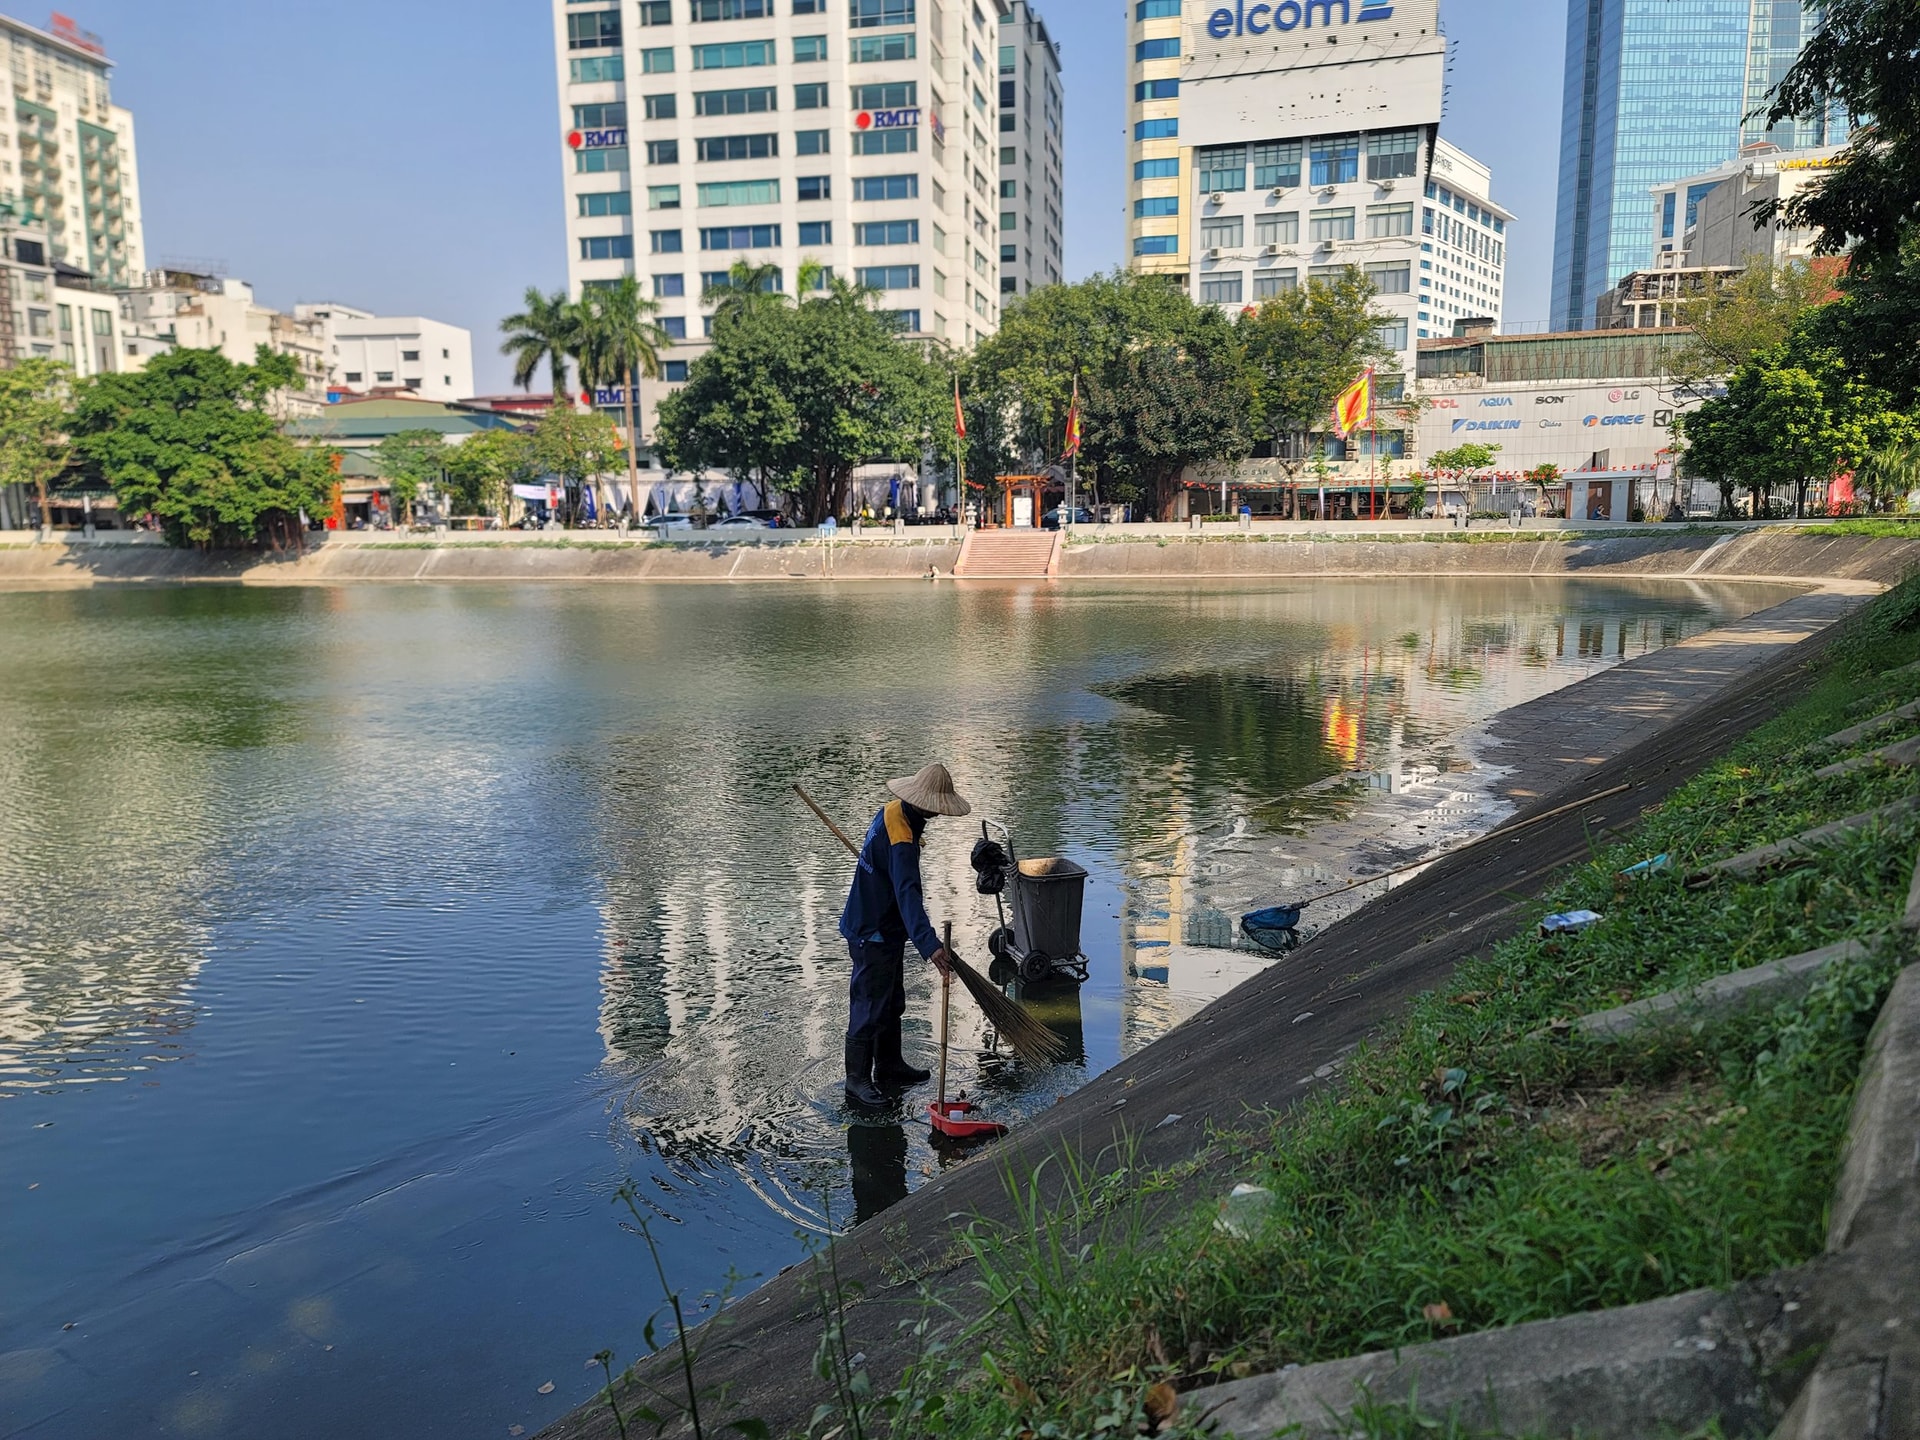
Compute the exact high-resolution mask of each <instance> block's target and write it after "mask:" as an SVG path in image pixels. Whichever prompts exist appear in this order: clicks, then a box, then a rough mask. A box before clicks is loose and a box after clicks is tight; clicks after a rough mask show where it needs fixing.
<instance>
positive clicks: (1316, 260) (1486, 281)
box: [1135, 0, 1512, 380]
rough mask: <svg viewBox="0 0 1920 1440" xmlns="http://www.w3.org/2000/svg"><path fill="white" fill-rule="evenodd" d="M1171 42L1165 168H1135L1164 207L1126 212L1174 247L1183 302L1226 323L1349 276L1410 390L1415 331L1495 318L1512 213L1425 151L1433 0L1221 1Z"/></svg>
mask: <svg viewBox="0 0 1920 1440" xmlns="http://www.w3.org/2000/svg"><path fill="white" fill-rule="evenodd" d="M1147 3H1151V0H1147ZM1143 43H1146V42H1143ZM1177 43H1178V45H1179V46H1180V47H1181V49H1182V50H1183V52H1184V53H1183V54H1182V55H1181V56H1180V57H1179V59H1178V61H1177V63H1178V64H1179V65H1180V66H1181V78H1180V79H1179V80H1178V82H1177V84H1178V90H1177V92H1175V93H1176V95H1177V100H1178V104H1179V115H1178V119H1177V122H1176V123H1177V125H1178V127H1179V155H1178V159H1177V160H1176V161H1165V160H1160V161H1142V162H1136V164H1143V163H1144V164H1149V165H1154V166H1158V167H1160V168H1161V169H1167V170H1171V171H1173V173H1174V178H1175V182H1176V188H1175V193H1173V194H1170V195H1166V196H1160V197H1152V198H1143V199H1141V200H1137V201H1136V202H1135V206H1136V210H1138V209H1139V207H1141V206H1147V207H1149V209H1150V211H1151V212H1152V213H1151V215H1150V216H1148V215H1140V216H1138V220H1139V222H1140V223H1144V222H1145V220H1146V219H1148V218H1152V219H1153V220H1155V221H1156V223H1158V224H1161V225H1168V226H1171V227H1173V230H1172V235H1171V237H1169V238H1171V239H1172V241H1173V242H1174V243H1173V244H1172V246H1171V248H1170V249H1169V248H1167V247H1166V246H1165V245H1164V244H1162V248H1163V249H1166V251H1167V253H1170V254H1172V255H1175V256H1176V257H1177V256H1178V255H1179V254H1180V253H1181V252H1182V250H1183V249H1185V248H1187V247H1190V252H1189V260H1188V264H1187V266H1186V267H1185V269H1186V273H1187V277H1188V284H1189V285H1190V287H1191V291H1192V294H1193V296H1194V298H1195V299H1197V300H1200V301H1202V302H1205V303H1212V304H1217V305H1221V306H1223V307H1226V308H1229V309H1236V310H1237V309H1239V308H1240V307H1241V306H1243V305H1249V304H1256V303H1258V302H1259V301H1261V300H1263V299H1267V298H1270V297H1271V296H1274V295H1277V294H1280V293H1281V292H1283V291H1286V290H1290V289H1295V288H1297V287H1299V286H1301V285H1303V284H1306V283H1307V282H1309V281H1310V280H1314V279H1319V278H1327V279H1331V278H1334V277H1336V276H1338V275H1340V274H1341V273H1343V272H1344V271H1345V270H1346V268H1347V267H1348V266H1357V267H1358V268H1359V269H1361V270H1362V271H1363V272H1364V273H1365V274H1366V275H1367V276H1368V278H1369V279H1371V280H1372V281H1373V283H1374V285H1375V286H1376V287H1377V289H1378V291H1379V298H1378V300H1377V301H1376V305H1377V306H1378V308H1379V309H1380V310H1381V311H1382V312H1384V313H1385V314H1386V315H1387V316H1388V317H1390V318H1389V319H1387V320H1386V321H1385V322H1384V323H1383V324H1382V326H1381V337H1382V339H1383V340H1384V341H1385V343H1386V344H1387V345H1388V347H1389V348H1391V349H1393V350H1394V351H1396V352H1397V353H1398V355H1399V357H1400V363H1399V368H1400V371H1401V373H1402V374H1403V375H1404V376H1406V377H1407V378H1408V379H1409V380H1410V379H1411V377H1412V375H1413V370H1414V356H1413V347H1414V344H1415V342H1416V341H1417V340H1418V338H1419V337H1420V335H1421V334H1422V333H1423V332H1425V331H1429V330H1433V329H1434V328H1435V327H1445V328H1444V330H1443V331H1442V332H1441V333H1448V334H1450V333H1452V332H1451V322H1452V320H1453V319H1454V318H1456V317H1457V316H1464V315H1470V314H1486V313H1488V307H1489V306H1497V303H1498V298H1499V290H1500V288H1501V278H1500V277H1501V271H1502V269H1503V267H1504V263H1505V227H1506V223H1507V221H1508V220H1509V219H1511V218H1512V217H1511V216H1510V215H1508V214H1507V213H1506V212H1505V211H1502V210H1500V209H1499V208H1498V207H1497V206H1494V205H1493V204H1492V202H1491V201H1490V200H1488V199H1487V198H1486V191H1487V190H1488V188H1489V181H1490V176H1489V175H1488V172H1487V170H1486V167H1485V166H1482V165H1480V164H1479V163H1478V162H1476V161H1474V160H1472V159H1471V158H1470V157H1469V156H1467V155H1465V154H1464V153H1463V152H1461V151H1460V150H1459V149H1457V148H1456V147H1454V146H1452V145H1450V144H1448V143H1447V142H1445V141H1443V140H1441V139H1440V138H1439V124H1440V111H1441V87H1442V82H1443V78H1444V71H1445V66H1446V42H1445V40H1444V39H1443V38H1442V36H1441V35H1440V33H1439V7H1438V0H1397V3H1388V0H1306V3H1302V0H1280V3H1278V4H1268V3H1265V0H1262V3H1258V4H1252V5H1249V4H1247V3H1246V0H1235V3H1234V5H1233V6H1232V7H1231V8H1229V7H1228V6H1225V5H1222V6H1218V7H1216V8H1214V9H1212V10H1199V9H1196V10H1195V11H1194V12H1193V13H1191V14H1189V15H1188V16H1187V18H1186V20H1185V21H1184V29H1183V34H1182V35H1181V37H1180V39H1179V41H1178V42H1177ZM1163 48H1164V47H1163ZM1155 56H1156V58H1155V59H1154V61H1153V63H1156V64H1159V63H1165V61H1166V59H1167V58H1168V57H1166V56H1163V55H1160V54H1159V53H1158V52H1157V51H1156V52H1155ZM1142 63H1146V62H1144V61H1143V62H1142ZM1140 83H1145V84H1150V85H1151V84H1158V83H1161V82H1157V81H1151V80H1149V81H1144V82H1140ZM1149 103H1158V102H1155V101H1149V100H1141V101H1137V102H1136V108H1138V107H1139V106H1140V105H1145V104H1149ZM1143 143H1144V142H1143ZM1153 178H1154V179H1155V180H1156V182H1161V183H1164V181H1165V180H1166V179H1167V178H1168V177H1167V176H1166V175H1162V174H1159V173H1158V171H1156V172H1155V173H1154V176H1153ZM1141 183H1145V181H1144V180H1143V181H1142V182H1141ZM1443 195H1444V197H1445V198H1444V199H1443V198H1442V196H1443ZM1483 237H1498V238H1497V239H1485V238H1483ZM1153 239H1154V237H1149V236H1141V237H1139V238H1138V239H1137V240H1136V244H1135V248H1136V250H1138V249H1139V246H1140V243H1141V242H1142V241H1147V240H1153ZM1155 243H1161V242H1159V241H1156V242H1155ZM1140 258H1141V257H1138V256H1136V263H1138V261H1139V259H1140ZM1492 313H1495V314H1497V313H1498V312H1497V308H1496V309H1495V310H1494V311H1493V312H1492Z"/></svg>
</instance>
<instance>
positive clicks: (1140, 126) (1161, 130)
mask: <svg viewBox="0 0 1920 1440" xmlns="http://www.w3.org/2000/svg"><path fill="white" fill-rule="evenodd" d="M1179 137H1180V122H1179V121H1178V120H1177V119H1176V120H1136V121H1134V122H1133V138H1134V139H1136V140H1177V139H1178V138H1179Z"/></svg>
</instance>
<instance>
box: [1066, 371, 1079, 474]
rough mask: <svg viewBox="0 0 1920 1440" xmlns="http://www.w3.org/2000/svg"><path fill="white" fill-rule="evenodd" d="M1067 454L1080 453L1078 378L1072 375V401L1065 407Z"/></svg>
mask: <svg viewBox="0 0 1920 1440" xmlns="http://www.w3.org/2000/svg"><path fill="white" fill-rule="evenodd" d="M1066 453H1067V454H1069V455H1078V454H1079V453H1080V378H1079V376H1077V375H1076V376H1075V377H1074V381H1073V403H1072V404H1071V405H1069V406H1068V407H1067V452H1066Z"/></svg>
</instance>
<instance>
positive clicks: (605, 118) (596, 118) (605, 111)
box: [573, 100, 627, 130]
mask: <svg viewBox="0 0 1920 1440" xmlns="http://www.w3.org/2000/svg"><path fill="white" fill-rule="evenodd" d="M626 123H627V102H626V101H624V100H615V101H613V102H612V103H611V104H607V105H576V106H574V107H573V128H574V129H576V130H620V129H624V128H625V127H626Z"/></svg>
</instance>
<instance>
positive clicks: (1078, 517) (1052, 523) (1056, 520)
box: [1040, 505, 1093, 530]
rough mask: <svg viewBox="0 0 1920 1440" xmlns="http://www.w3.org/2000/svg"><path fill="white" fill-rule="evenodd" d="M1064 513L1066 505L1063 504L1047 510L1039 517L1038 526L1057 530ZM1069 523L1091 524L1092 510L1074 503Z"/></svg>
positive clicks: (1065, 512) (1043, 528)
mask: <svg viewBox="0 0 1920 1440" xmlns="http://www.w3.org/2000/svg"><path fill="white" fill-rule="evenodd" d="M1066 514H1067V507H1066V506H1064V505H1061V506H1057V507H1056V508H1054V509H1052V510H1049V511H1047V513H1046V514H1044V515H1042V516H1041V517H1040V528H1041V529H1042V530H1058V529H1059V528H1060V522H1061V520H1062V518H1063V517H1065V516H1066ZM1069 523H1071V524H1074V525H1091V524H1093V511H1091V510H1089V509H1087V507H1086V506H1084V505H1076V506H1074V509H1073V516H1072V519H1071V521H1070V522H1069Z"/></svg>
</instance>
